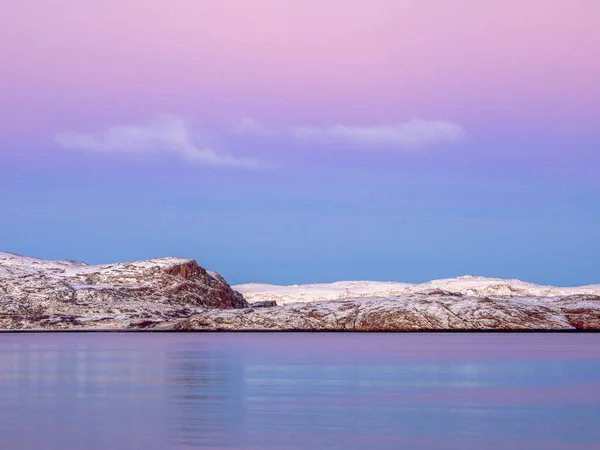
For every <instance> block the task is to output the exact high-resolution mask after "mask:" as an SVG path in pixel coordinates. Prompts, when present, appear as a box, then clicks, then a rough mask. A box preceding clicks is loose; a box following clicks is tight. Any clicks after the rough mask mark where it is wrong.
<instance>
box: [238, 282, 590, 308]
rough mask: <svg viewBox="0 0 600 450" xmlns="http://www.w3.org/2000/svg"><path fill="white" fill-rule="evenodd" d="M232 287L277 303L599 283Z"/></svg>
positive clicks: (529, 292) (577, 290)
mask: <svg viewBox="0 0 600 450" xmlns="http://www.w3.org/2000/svg"><path fill="white" fill-rule="evenodd" d="M234 289H236V290H237V291H239V292H241V293H242V294H243V295H244V297H245V298H246V299H247V300H248V301H252V302H257V301H269V300H271V301H276V302H277V304H281V305H283V304H288V303H297V302H314V301H326V300H340V299H345V298H361V297H398V296H407V295H413V294H430V293H435V292H436V291H437V292H440V293H445V294H453V295H459V296H470V297H485V296H502V297H504V296H507V297H566V296H570V295H600V285H598V284H596V285H590V286H580V287H556V286H543V285H538V284H534V283H527V282H525V281H521V280H506V279H501V278H486V277H478V276H472V275H465V276H462V277H458V278H445V279H441V280H433V281H428V282H426V283H421V284H410V283H398V282H393V281H390V282H382V281H338V282H335V283H323V284H303V285H292V286H277V285H271V284H258V283H251V284H240V285H237V286H234Z"/></svg>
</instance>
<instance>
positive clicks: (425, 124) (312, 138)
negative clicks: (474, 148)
mask: <svg viewBox="0 0 600 450" xmlns="http://www.w3.org/2000/svg"><path fill="white" fill-rule="evenodd" d="M237 131H238V132H241V133H247V134H254V135H258V136H264V137H271V136H289V137H292V138H294V139H296V140H299V141H308V142H317V143H321V144H330V143H345V144H350V145H353V146H356V147H358V148H369V149H370V148H389V149H405V150H410V149H418V148H422V147H426V146H429V145H434V144H442V143H455V142H460V141H462V140H464V139H465V137H466V133H465V131H464V129H463V128H462V127H461V126H460V125H458V124H456V123H453V122H448V121H443V120H423V119H412V120H410V121H408V122H404V123H400V124H396V125H366V126H365V125H362V126H348V125H333V126H327V127H316V126H287V127H281V128H275V127H268V126H265V125H263V124H261V123H259V122H256V121H254V120H253V119H251V118H247V117H246V118H243V119H242V121H241V123H240V125H239V127H238V130H237Z"/></svg>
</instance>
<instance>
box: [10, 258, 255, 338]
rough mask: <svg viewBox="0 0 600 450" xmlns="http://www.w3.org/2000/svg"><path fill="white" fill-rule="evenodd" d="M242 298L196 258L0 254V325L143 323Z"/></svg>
mask: <svg viewBox="0 0 600 450" xmlns="http://www.w3.org/2000/svg"><path fill="white" fill-rule="evenodd" d="M247 306H248V303H247V302H246V300H244V297H243V296H242V295H241V294H240V293H239V292H237V291H235V290H233V289H232V288H231V287H230V286H229V285H228V284H227V282H226V281H225V280H224V279H223V277H221V276H220V275H219V274H217V273H215V272H209V271H207V270H205V269H203V268H202V267H200V266H198V264H197V263H196V261H193V260H190V259H181V258H160V259H152V260H148V261H137V262H131V263H119V264H106V265H87V264H84V263H81V262H76V261H45V260H41V259H35V258H28V257H24V256H19V255H14V254H11V253H0V329H28V328H57V329H60V328H73V327H75V328H76V327H78V326H83V325H86V326H88V327H96V326H102V327H106V328H113V327H116V328H122V327H123V326H124V324H128V325H127V326H131V327H134V328H135V327H140V326H150V325H153V324H155V323H156V322H162V321H164V320H167V319H169V320H172V319H174V318H185V317H188V316H189V315H190V314H192V313H194V312H195V311H197V310H201V309H205V308H244V307H247Z"/></svg>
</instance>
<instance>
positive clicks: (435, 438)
mask: <svg viewBox="0 0 600 450" xmlns="http://www.w3.org/2000/svg"><path fill="white" fill-rule="evenodd" d="M197 448H211V449H237V448H261V449H300V448H310V449H316V448H326V449H379V448H381V449H399V448H402V449H486V450H489V449H561V450H562V449H586V450H588V449H594V448H598V449H600V334H474V333H464V334H463V333H461V334H445V333H444V334H442V333H431V334H429V333H425V334H350V333H348V334H345V333H323V334H320V333H319V334H317V333H313V334H311V333H265V334H252V333H231V334H227V333H223V334H218V333H197V334H194V333H190V334H169V333H164V334H163V333H160V334H159V333H140V334H138V333H130V334H126V333H90V334H84V333H82V334H75V333H73V334H0V449H10V450H18V449H35V450H44V449H61V450H70V449H77V450H81V449H86V450H87V449H161V450H162V449H197Z"/></svg>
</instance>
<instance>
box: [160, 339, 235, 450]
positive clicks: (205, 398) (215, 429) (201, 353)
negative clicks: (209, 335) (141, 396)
mask: <svg viewBox="0 0 600 450" xmlns="http://www.w3.org/2000/svg"><path fill="white" fill-rule="evenodd" d="M231 356H232V355H231V354H230V353H229V352H227V351H221V352H219V351H218V350H213V349H210V348H189V349H185V350H174V351H170V352H168V353H167V354H166V355H165V376H166V385H165V390H166V392H165V395H166V397H167V399H166V401H167V404H168V411H169V413H168V415H169V416H168V421H169V423H170V427H169V428H170V432H171V434H172V436H171V439H172V440H173V441H175V443H176V444H178V445H186V446H198V445H200V446H209V447H210V446H217V445H218V446H225V447H227V446H228V445H233V444H234V443H235V442H236V438H235V435H234V434H232V433H231V431H232V430H237V429H240V428H243V423H242V422H243V420H244V419H243V418H244V410H245V406H244V404H245V393H244V373H243V372H244V368H243V366H242V365H241V364H240V361H239V360H237V361H235V360H234V359H233V358H231ZM224 440H225V441H224Z"/></svg>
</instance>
